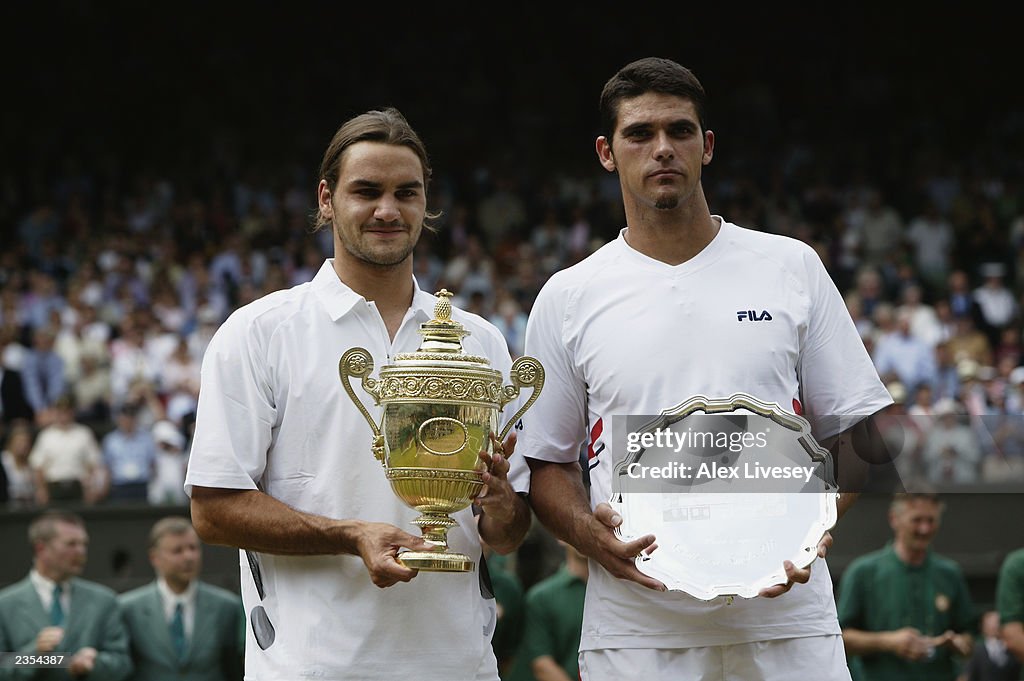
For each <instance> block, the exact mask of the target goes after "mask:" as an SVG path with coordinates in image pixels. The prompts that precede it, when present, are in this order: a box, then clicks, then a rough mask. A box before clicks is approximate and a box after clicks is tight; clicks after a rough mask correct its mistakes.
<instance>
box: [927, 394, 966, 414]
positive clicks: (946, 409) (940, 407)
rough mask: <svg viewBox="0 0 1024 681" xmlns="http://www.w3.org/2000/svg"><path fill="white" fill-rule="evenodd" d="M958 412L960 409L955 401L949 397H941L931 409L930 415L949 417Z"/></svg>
mask: <svg viewBox="0 0 1024 681" xmlns="http://www.w3.org/2000/svg"><path fill="white" fill-rule="evenodd" d="M959 411H960V409H959V408H958V405H957V403H956V401H955V400H953V399H951V398H949V397H943V398H942V399H941V400H939V401H938V402H936V403H935V405H934V406H933V407H932V413H934V414H935V415H936V416H950V415H952V414H956V413H959Z"/></svg>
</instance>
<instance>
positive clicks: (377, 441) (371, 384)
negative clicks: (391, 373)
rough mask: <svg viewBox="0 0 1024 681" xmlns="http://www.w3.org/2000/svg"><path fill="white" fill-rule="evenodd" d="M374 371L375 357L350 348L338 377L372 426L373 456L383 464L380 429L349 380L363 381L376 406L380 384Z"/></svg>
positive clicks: (342, 360) (382, 440) (382, 441)
mask: <svg viewBox="0 0 1024 681" xmlns="http://www.w3.org/2000/svg"><path fill="white" fill-rule="evenodd" d="M372 371H373V356H372V355H370V353H369V352H367V351H366V350H364V349H363V348H350V349H349V350H346V351H345V354H344V355H342V356H341V359H340V360H338V375H339V376H340V377H341V385H342V387H343V388H345V392H346V393H348V396H349V398H350V399H351V400H352V403H353V404H355V405H356V408H357V409H358V410H359V412H360V413H361V414H362V415H363V418H365V419H366V422H367V423H369V424H370V430H372V431H373V455H374V457H376V458H377V460H378V461H380V462H381V463H383V462H384V439H383V438H382V437H381V434H380V427H379V426H378V425H377V424H376V422H374V420H373V417H372V416H370V412H369V411H368V410H367V409H366V407H365V406H364V405H363V402H362V400H360V399H359V398H358V397H357V396H356V391H355V390H353V389H352V382H351V381H350V380H349V378H359V379H362V386H363V390H365V391H366V392H367V393H369V395H370V397H372V398H373V402H374V404H380V384H379V383H378V382H377V380H376V379H375V378H373V377H371V376H370V373H371V372H372Z"/></svg>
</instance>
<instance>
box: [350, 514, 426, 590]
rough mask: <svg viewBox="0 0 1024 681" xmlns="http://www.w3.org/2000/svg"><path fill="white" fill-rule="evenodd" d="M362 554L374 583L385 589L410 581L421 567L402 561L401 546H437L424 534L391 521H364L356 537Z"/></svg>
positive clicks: (423, 549)
mask: <svg viewBox="0 0 1024 681" xmlns="http://www.w3.org/2000/svg"><path fill="white" fill-rule="evenodd" d="M356 547H357V548H358V550H359V557H360V558H362V559H363V563H365V564H366V570H367V572H369V573H370V579H371V580H373V583H374V584H375V585H376V586H378V587H380V588H382V589H384V588H387V587H389V586H393V585H395V584H397V583H398V582H408V581H409V580H411V579H412V578H413V577H415V576H416V574H417V572H418V571H417V570H413V569H412V568H407V567H405V566H404V565H402V564H401V563H399V562H398V550H399V549H401V548H407V549H412V550H414V551H430V550H431V549H434V548H435V547H434V546H433V545H432V544H429V543H427V542H426V541H425V540H424V539H423V538H422V537H416V536H414V535H411V534H409V533H408V532H404V531H402V530H400V529H398V528H397V527H395V526H394V525H388V524H387V523H369V522H368V523H362V524H361V526H360V530H359V536H358V539H357V540H356Z"/></svg>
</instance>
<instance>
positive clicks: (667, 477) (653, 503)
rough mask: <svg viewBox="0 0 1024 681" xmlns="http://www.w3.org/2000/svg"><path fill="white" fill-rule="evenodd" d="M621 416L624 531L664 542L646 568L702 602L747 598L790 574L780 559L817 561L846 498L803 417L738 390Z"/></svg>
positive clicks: (618, 476) (617, 478) (642, 566)
mask: <svg viewBox="0 0 1024 681" xmlns="http://www.w3.org/2000/svg"><path fill="white" fill-rule="evenodd" d="M615 418H616V423H615V428H614V432H615V436H614V440H615V441H614V442H613V447H614V450H613V454H614V456H615V461H616V465H615V469H614V470H615V473H614V477H613V482H612V488H613V495H612V500H611V504H612V507H613V508H615V509H616V510H617V511H618V512H619V513H620V514H621V515H622V518H623V522H622V525H621V526H620V527H619V528H618V531H619V535H620V537H621V538H622V539H623V540H624V541H629V540H631V539H634V538H637V537H640V536H643V535H646V534H654V535H655V537H656V538H657V549H656V550H655V551H654V552H652V553H651V554H650V555H641V556H639V557H637V561H636V564H637V568H638V569H639V570H640V571H641V572H643V573H645V574H647V575H649V576H651V577H654V578H655V579H658V580H660V581H662V582H663V583H664V584H665V585H666V586H667V587H668V588H669V589H672V590H678V591H685V592H686V593H688V594H690V595H692V596H694V597H696V598H700V599H703V600H710V599H712V598H716V597H718V596H741V597H744V598H752V597H754V596H756V595H757V594H758V593H759V592H760V591H761V590H762V589H764V588H765V587H768V586H772V585H774V584H784V583H785V582H786V581H787V577H786V574H785V570H784V568H783V561H785V560H789V561H792V562H793V564H794V565H796V566H797V567H799V568H804V567H807V566H808V565H810V564H811V563H812V562H813V561H814V559H815V558H816V557H817V545H818V542H819V541H820V540H821V538H822V536H823V535H824V534H825V532H827V531H828V530H829V529H830V528H831V527H832V526H833V525H834V524H835V522H836V519H837V508H836V507H837V501H838V497H839V494H838V488H837V486H836V483H835V474H834V469H833V463H832V456H831V454H830V452H829V451H828V450H826V449H825V448H823V447H821V446H820V445H818V443H817V442H815V441H814V438H813V437H812V436H811V433H810V425H809V424H808V422H807V421H806V420H805V419H804V418H802V417H800V416H797V415H794V414H791V413H787V412H784V411H783V410H782V409H781V408H779V407H778V405H775V404H769V403H766V402H763V401H760V400H758V399H757V398H754V397H752V396H750V395H746V394H742V393H739V394H735V395H732V396H731V397H729V398H727V399H724V400H712V399H708V398H706V397H703V396H697V397H694V398H692V399H690V400H687V401H686V402H684V403H682V404H680V405H678V406H676V407H674V408H672V409H670V410H667V411H665V412H663V413H662V414H660V415H658V416H656V417H638V416H624V417H615Z"/></svg>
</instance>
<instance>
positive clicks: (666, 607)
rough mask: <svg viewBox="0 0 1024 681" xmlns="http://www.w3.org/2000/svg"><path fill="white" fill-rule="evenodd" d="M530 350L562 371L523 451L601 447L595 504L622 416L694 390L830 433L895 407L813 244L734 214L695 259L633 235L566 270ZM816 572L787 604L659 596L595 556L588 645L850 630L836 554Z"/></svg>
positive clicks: (547, 390) (547, 454)
mask: <svg viewBox="0 0 1024 681" xmlns="http://www.w3.org/2000/svg"><path fill="white" fill-rule="evenodd" d="M715 219H716V220H720V221H721V218H718V217H716V218H715ZM740 311H743V312H746V314H744V315H740V314H739V313H738V312H740ZM751 311H752V312H753V314H751ZM766 312H767V313H768V314H767V315H766V314H765V313H766ZM769 317H770V318H769ZM526 353H527V354H528V355H530V356H532V357H535V358H537V359H538V360H540V362H541V363H542V364H543V365H544V367H545V370H546V372H547V378H546V383H545V386H544V390H543V392H542V393H541V395H540V398H539V399H538V400H537V403H536V404H535V405H534V407H533V409H532V410H531V411H530V412H529V413H527V414H526V416H525V418H524V420H523V425H524V430H523V432H522V434H521V436H520V440H519V449H518V451H519V452H521V453H523V454H524V455H525V456H528V457H531V458H536V459H542V460H548V461H561V462H570V461H574V460H576V459H577V454H578V452H579V451H580V446H581V445H582V444H584V443H587V445H588V447H587V456H588V458H589V465H590V483H591V503H592V505H594V506H596V505H597V504H598V503H600V502H606V501H609V500H610V498H611V489H612V472H613V463H614V462H613V461H612V456H611V452H610V446H608V444H609V443H611V442H613V441H616V440H615V434H614V433H613V429H614V424H613V421H623V420H622V419H613V417H615V416H626V415H657V414H660V413H661V412H662V411H664V410H667V409H670V408H672V407H675V406H676V405H679V404H681V403H683V402H685V401H686V400H688V399H689V398H691V397H693V396H697V395H701V396H704V397H706V398H709V399H712V400H719V399H725V398H729V397H730V396H732V395H733V394H735V393H738V392H742V393H746V394H749V395H752V396H754V397H756V398H758V399H759V400H761V401H762V402H767V403H769V404H771V403H774V404H777V405H779V406H780V407H782V408H783V409H785V410H787V411H792V412H802V413H803V414H804V416H805V417H806V418H807V419H808V421H809V422H810V423H811V426H812V433H813V434H814V436H815V437H816V438H817V439H819V440H820V439H822V438H825V437H829V436H831V435H835V434H836V433H838V432H840V430H841V429H845V428H848V427H849V426H850V425H852V424H853V423H855V422H856V420H858V417H860V418H863V417H865V416H868V415H870V414H872V413H874V412H876V411H877V410H878V409H880V408H882V407H883V406H885V405H886V404H888V403H889V402H890V401H891V400H890V398H889V394H888V392H887V391H886V390H885V387H884V386H883V385H882V383H881V381H880V380H879V378H878V375H877V372H876V371H875V369H874V367H873V366H872V364H871V360H870V358H869V357H868V354H867V352H866V350H865V349H864V345H863V343H862V341H861V339H860V337H859V336H858V334H857V331H856V328H855V327H854V324H853V322H852V320H851V319H850V316H849V313H848V312H847V310H846V307H845V306H844V304H843V300H842V298H841V296H840V295H839V292H838V291H837V290H836V287H835V285H834V284H833V283H832V281H831V279H830V278H829V276H828V274H827V272H826V271H825V268H824V266H823V265H822V263H821V261H820V259H819V258H818V256H817V255H816V254H815V253H814V251H813V250H812V249H811V248H810V247H808V246H807V245H805V244H803V243H802V242H799V241H797V240H794V239H790V238H787V237H780V236H775V235H769V234H764V233H760V232H755V231H751V230H747V229H743V228H741V227H738V226H736V225H733V224H730V223H727V222H724V221H722V225H721V230H720V231H719V233H718V235H717V236H716V237H715V238H714V240H713V241H712V242H711V243H710V244H709V245H708V246H707V247H706V248H705V249H704V250H703V251H701V252H700V253H699V254H697V255H696V256H695V257H693V258H691V259H690V260H688V261H687V262H685V263H682V264H680V265H675V266H672V265H668V264H666V263H663V262H660V261H657V260H654V259H652V258H649V257H647V256H645V255H643V254H641V253H639V252H638V251H635V250H633V249H632V248H631V247H630V246H629V245H628V244H627V243H626V241H625V239H624V238H623V236H622V234H620V236H619V238H618V239H616V240H615V241H613V242H611V243H609V244H607V245H605V246H604V247H602V248H601V249H600V250H598V251H597V252H596V253H594V254H593V255H591V256H590V257H588V258H587V259H586V260H584V261H582V262H580V263H579V264H577V265H575V266H573V267H570V268H568V269H566V270H563V271H561V272H559V273H557V274H555V275H554V276H552V277H551V279H550V280H549V281H548V282H547V284H546V285H545V286H544V288H543V289H542V290H541V292H540V294H539V295H538V297H537V300H536V302H535V303H534V306H533V309H532V311H531V315H530V322H529V327H528V330H527V338H526ZM838 417H845V418H842V419H840V418H838ZM588 435H589V437H588ZM811 575H812V577H811V581H810V583H809V584H807V585H797V586H795V587H794V588H793V589H792V590H791V591H790V592H789V593H787V594H785V595H783V596H781V597H779V598H776V599H765V598H754V599H741V598H737V599H735V600H734V601H733V602H732V603H731V604H728V603H727V599H725V598H716V599H713V600H711V601H701V600H698V599H696V598H693V597H691V596H689V595H687V594H685V593H682V592H668V593H659V592H655V591H651V590H648V589H645V588H643V587H640V586H638V585H636V584H634V583H632V582H627V581H624V580H618V579H616V578H614V577H612V576H610V575H609V574H608V573H607V572H606V571H605V570H604V569H603V568H601V567H600V566H598V565H597V564H596V563H593V561H592V563H591V573H590V581H589V582H588V584H587V598H586V607H585V614H584V623H583V636H582V642H581V648H582V649H583V650H592V649H600V648H686V647H692V646H707V645H726V644H734V643H747V642H751V641H756V640H768V639H776V638H790V637H798V636H811V635H818V634H838V633H840V630H839V624H838V620H837V618H836V610H835V603H834V600H833V596H832V582H831V579H830V577H829V573H828V569H827V567H826V565H825V564H824V561H817V562H816V563H815V564H814V567H813V569H812V570H811Z"/></svg>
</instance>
